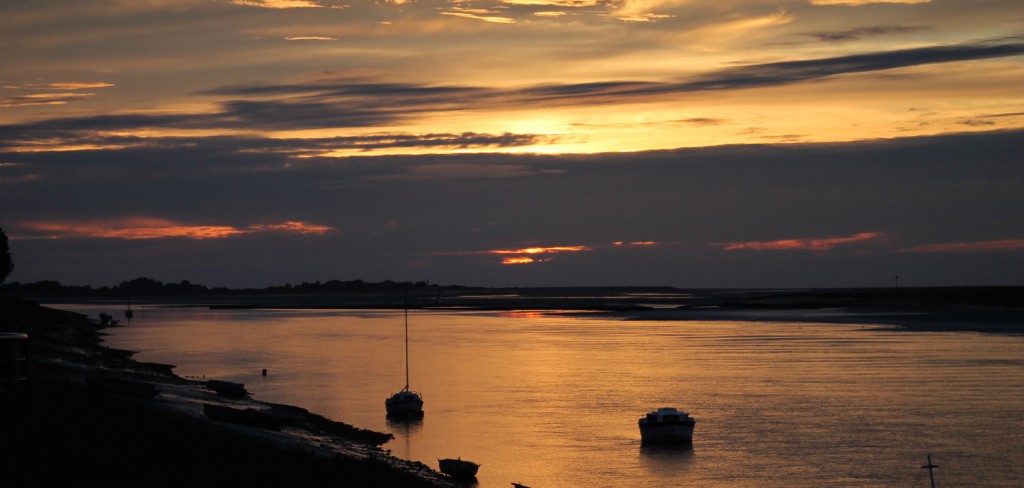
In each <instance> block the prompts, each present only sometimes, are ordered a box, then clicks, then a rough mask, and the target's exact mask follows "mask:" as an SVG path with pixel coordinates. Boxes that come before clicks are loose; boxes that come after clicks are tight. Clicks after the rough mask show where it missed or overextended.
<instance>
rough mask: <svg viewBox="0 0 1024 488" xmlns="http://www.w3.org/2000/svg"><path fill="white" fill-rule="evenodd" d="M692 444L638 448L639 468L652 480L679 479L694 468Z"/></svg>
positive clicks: (642, 446)
mask: <svg viewBox="0 0 1024 488" xmlns="http://www.w3.org/2000/svg"><path fill="white" fill-rule="evenodd" d="M694 455H695V453H694V450H693V445H692V444H654V445H646V444H643V445H641V446H640V457H639V458H640V467H641V468H642V469H643V470H645V471H646V472H647V473H648V476H649V477H651V478H652V479H664V480H671V479H679V477H681V476H685V475H684V473H686V472H687V471H689V470H690V468H691V467H693V466H694V463H693V457H694Z"/></svg>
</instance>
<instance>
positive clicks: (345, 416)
mask: <svg viewBox="0 0 1024 488" xmlns="http://www.w3.org/2000/svg"><path fill="white" fill-rule="evenodd" d="M63 308H70V307H63ZM79 311H82V310H81V309H79ZM403 323H404V319H403V312H402V311H401V310H399V311H392V310H360V311H352V310H346V311H337V310H209V309H200V308H160V307H139V308H136V309H135V317H134V318H133V319H132V320H131V322H130V323H128V325H127V326H125V327H118V328H112V329H108V331H109V332H110V333H111V335H110V336H109V337H108V338H107V339H106V341H107V344H108V345H110V346H111V347H116V348H122V349H129V350H133V351H138V354H137V355H136V358H137V359H139V360H141V361H148V362H159V363H169V364H175V365H177V367H176V368H175V372H176V373H177V374H179V375H181V376H195V377H206V378H208V379H223V380H229V381H237V382H242V383H245V384H246V387H247V388H248V389H249V391H251V392H253V395H254V397H256V398H257V399H260V400H265V401H271V402H279V403H287V404H293V405H298V406H302V407H305V408H307V409H309V410H311V411H313V412H316V413H319V414H322V415H325V416H328V417H330V418H333V419H335V420H340V421H344V422H347V423H350V424H353V425H355V426H358V427H363V428H368V429H373V430H378V431H384V432H391V433H393V434H394V435H395V439H394V440H392V441H390V442H389V443H388V444H386V445H385V446H384V448H385V449H390V450H391V452H392V454H393V455H396V456H398V457H402V458H406V459H410V460H415V461H421V462H423V463H426V464H428V465H430V466H431V467H434V468H435V469H436V468H437V459H438V458H444V457H462V458H463V459H469V460H473V461H476V462H478V463H480V464H481V468H480V472H479V476H478V483H477V486H479V487H486V488H493V487H509V486H511V483H512V482H519V483H523V484H525V485H528V486H531V487H533V488H538V487H540V488H550V487H584V486H586V487H676V486H691V487H753V486H778V487H786V488H800V487H820V486H829V487H876V486H877V487H909V486H927V471H925V470H922V469H921V468H920V467H921V465H923V464H925V462H926V455H928V454H931V455H932V456H933V460H934V461H935V463H936V464H939V465H940V466H941V468H940V469H939V470H938V472H937V473H936V476H937V481H938V483H939V485H940V486H973V487H1021V486H1024V465H1022V461H1024V459H1022V458H1024V338H1022V337H1018V336H1001V335H986V334H979V333H950V332H894V331H884V330H877V329H875V328H873V327H872V326H865V325H851V324H812V323H764V322H730V321H708V322H651V321H620V320H608V319H595V318H580V317H576V316H570V315H566V314H544V313H531V312H517V313H483V312H424V311H410V314H409V349H410V366H411V367H410V374H411V378H410V382H411V386H412V389H413V390H415V391H419V392H421V393H422V395H423V397H424V400H425V405H424V410H425V412H426V414H425V416H424V418H423V419H422V420H421V421H418V422H413V423H395V422H390V421H388V420H387V419H386V418H385V412H384V399H385V398H386V397H388V396H389V395H391V394H392V393H394V392H396V391H398V390H400V389H401V388H402V386H403V385H405V377H404V375H405V366H404V362H403V361H404V359H403V358H404V356H403V351H404V350H403ZM264 368H266V369H267V371H268V374H267V376H265V377H264V376H262V375H261V370H262V369H264ZM661 406H673V407H677V408H679V409H681V410H685V411H688V412H690V413H691V414H692V415H693V416H694V417H696V419H697V426H696V431H695V433H694V442H693V445H692V447H691V448H649V447H645V446H641V444H640V436H639V431H638V430H637V423H636V422H637V419H638V418H640V417H641V416H643V415H644V413H645V412H647V411H649V410H652V409H655V408H657V407H661Z"/></svg>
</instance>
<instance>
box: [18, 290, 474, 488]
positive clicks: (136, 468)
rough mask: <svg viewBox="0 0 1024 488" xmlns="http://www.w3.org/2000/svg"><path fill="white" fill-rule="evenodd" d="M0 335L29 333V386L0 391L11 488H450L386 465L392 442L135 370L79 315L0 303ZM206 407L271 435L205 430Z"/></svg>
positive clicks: (422, 470) (149, 367) (140, 366)
mask: <svg viewBox="0 0 1024 488" xmlns="http://www.w3.org/2000/svg"><path fill="white" fill-rule="evenodd" d="M0 326H2V327H0V331H3V332H20V333H26V334H28V341H27V343H28V347H27V348H26V349H27V354H26V359H27V367H26V371H27V373H26V375H25V376H26V377H27V378H26V379H25V380H23V381H20V382H11V383H10V384H6V383H5V384H0V415H2V416H3V417H4V418H5V419H8V422H9V423H10V426H11V427H10V428H9V429H6V428H5V442H4V443H3V446H4V447H3V450H2V451H0V456H3V458H4V459H5V464H6V465H7V466H9V468H8V469H7V470H5V474H4V479H5V481H8V480H9V481H10V482H12V486H39V485H43V486H60V485H62V484H69V483H70V482H74V483H76V484H77V483H83V482H85V484H89V483H88V482H87V481H89V480H95V481H102V482H103V483H105V484H113V485H115V486H138V485H143V484H144V485H146V486H154V485H155V486H181V485H182V484H196V483H199V484H200V485H201V486H206V485H207V483H206V482H204V481H203V480H206V481H209V485H210V486H212V485H214V484H218V485H219V484H223V483H228V482H230V483H231V484H238V485H247V486H256V487H261V486H267V487H272V486H273V487H276V486H324V487H327V486H332V487H333V486H337V485H338V484H339V483H340V484H342V485H345V484H346V483H352V484H354V485H355V486H380V487H387V486H396V485H397V486H409V487H424V488H452V487H455V486H459V485H457V484H455V483H453V482H452V481H451V480H450V479H448V478H447V477H445V476H444V475H442V474H441V473H439V472H437V471H435V470H434V469H432V468H430V467H429V466H427V465H425V464H422V463H419V462H415V461H408V460H404V459H400V458H397V457H394V456H391V455H390V453H389V451H388V450H386V449H384V448H382V447H381V446H382V445H383V444H384V443H386V442H387V441H388V440H390V439H391V438H393V436H392V435H391V434H387V433H381V432H374V431H370V430H366V429H360V428H357V427H354V426H351V425H348V424H345V423H343V422H339V421H334V420H331V419H328V418H325V417H322V416H320V415H317V414H315V413H312V412H309V411H308V410H306V409H304V408H301V407H298V406H291V405H282V404H274V403H269V402H263V401H259V400H256V399H254V398H252V397H250V396H249V395H248V394H247V392H244V388H243V390H242V391H238V390H237V389H236V390H234V391H230V390H229V391H218V390H219V388H217V389H215V388H214V386H218V385H216V384H215V383H214V382H210V381H196V380H190V379H186V378H182V377H179V376H177V375H176V374H174V373H173V371H172V370H173V368H174V367H173V366H171V365H166V364H156V363H143V362H138V361H136V360H134V359H132V353H131V352H130V351H123V350H118V349H112V348H108V347H106V346H103V345H102V342H103V340H102V336H103V335H104V332H103V329H104V326H101V325H99V324H97V323H95V322H93V321H92V320H90V319H88V318H87V317H86V316H84V315H81V314H76V313H73V312H67V311H62V310H57V309H53V308H49V307H46V306H41V305H38V304H35V303H34V302H29V301H26V300H21V299H17V298H12V297H0ZM239 386H240V385H239ZM205 405H215V406H219V407H226V408H229V409H232V410H236V411H249V412H258V414H256V415H260V416H262V417H263V418H270V419H273V425H272V426H268V425H262V426H255V425H253V424H251V423H249V422H244V421H238V420H237V419H223V418H222V419H214V418H211V416H210V415H209V414H207V413H205V408H206V407H205ZM215 480H216V482H215Z"/></svg>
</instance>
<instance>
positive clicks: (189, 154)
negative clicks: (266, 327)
mask: <svg viewBox="0 0 1024 488" xmlns="http://www.w3.org/2000/svg"><path fill="white" fill-rule="evenodd" d="M0 228H3V230H4V231H5V233H6V234H7V235H8V237H9V238H10V247H11V253H12V255H13V258H14V263H15V270H14V272H13V273H12V274H11V276H10V277H9V278H8V280H7V281H9V282H23V283H30V282H35V281H40V280H56V281H60V282H61V283H64V284H72V285H90V286H109V285H116V284H117V283H119V282H121V281H125V280H130V279H134V278H137V277H143V276H144V277H148V278H152V279H157V280H161V281H164V282H175V283H176V282H180V281H182V280H188V281H191V282H192V283H200V284H205V285H207V286H228V287H264V286H272V285H282V284H286V283H292V284H298V283H301V282H314V281H326V280H332V279H341V280H350V279H362V280H366V281H382V280H395V281H405V280H413V281H429V282H431V283H437V284H460V285H467V286H522V287H527V286H627V285H630V286H632V285H636V286H676V287H682V288H760V287H771V288H805V287H876V286H879V287H888V286H894V285H896V284H898V285H900V286H959V285H968V286H974V285H1024V3H1022V2H1020V1H1019V0H1005V1H1004V0H993V1H987V0H979V1H970V2H968V1H963V0H949V1H946V0H931V1H929V0H892V1H887V0H779V1H774V2H769V1H754V0H735V1H725V2H723V1H721V0H715V1H710V0H621V1H600V0H421V1H417V0H404V1H401V0H400V1H387V0H382V1H364V0H348V1H341V0H95V1H89V2H82V1H70V0H8V1H4V2H0Z"/></svg>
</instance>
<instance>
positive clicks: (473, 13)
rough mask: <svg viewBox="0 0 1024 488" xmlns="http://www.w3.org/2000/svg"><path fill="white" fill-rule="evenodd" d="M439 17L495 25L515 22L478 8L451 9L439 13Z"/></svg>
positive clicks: (509, 18) (496, 13)
mask: <svg viewBox="0 0 1024 488" xmlns="http://www.w3.org/2000/svg"><path fill="white" fill-rule="evenodd" d="M441 15H450V16H453V17H462V18H466V19H474V20H482V21H484V22H491V23H495V24H514V23H516V20H515V19H513V18H511V17H507V16H504V15H500V14H499V13H498V12H494V11H492V10H487V9H479V8H462V7H452V10H450V11H445V12H441Z"/></svg>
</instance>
